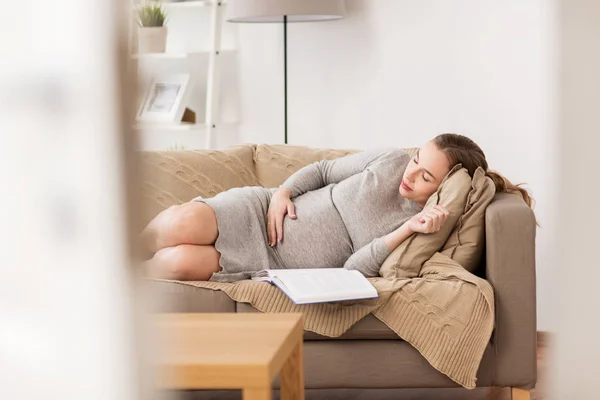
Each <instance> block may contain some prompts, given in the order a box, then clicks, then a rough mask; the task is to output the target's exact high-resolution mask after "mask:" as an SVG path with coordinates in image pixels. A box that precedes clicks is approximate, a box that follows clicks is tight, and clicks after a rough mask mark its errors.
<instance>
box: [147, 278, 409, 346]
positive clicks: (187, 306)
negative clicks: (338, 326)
mask: <svg viewBox="0 0 600 400" xmlns="http://www.w3.org/2000/svg"><path fill="white" fill-rule="evenodd" d="M147 282H148V288H147V289H148V294H149V296H148V298H150V299H151V300H152V302H153V304H152V311H153V312H165V313H211V312H215V313H230V312H231V313H232V312H260V311H258V310H257V309H256V308H254V307H252V306H251V305H250V304H248V303H237V302H235V301H233V300H231V298H230V297H229V296H227V295H226V294H225V293H223V292H221V291H218V290H210V289H203V288H198V287H194V286H189V285H182V284H180V283H175V282H163V281H155V280H148V281H147ZM326 339H327V340H333V339H387V340H401V339H400V338H399V337H398V335H397V334H396V333H394V331H392V330H391V329H390V328H388V327H387V325H385V324H384V323H383V322H381V321H380V320H378V319H377V318H375V317H374V316H373V315H367V316H366V317H365V318H363V319H361V320H360V321H358V322H357V323H356V324H355V325H354V326H353V327H352V328H350V330H349V331H348V332H346V333H344V334H343V335H342V336H340V337H338V338H330V337H327V336H322V335H319V334H316V333H314V332H308V331H305V332H304V340H326Z"/></svg>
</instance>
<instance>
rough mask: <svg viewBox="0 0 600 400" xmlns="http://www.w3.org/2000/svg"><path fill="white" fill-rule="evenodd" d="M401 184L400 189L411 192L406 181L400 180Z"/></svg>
mask: <svg viewBox="0 0 600 400" xmlns="http://www.w3.org/2000/svg"><path fill="white" fill-rule="evenodd" d="M401 186H402V189H404V190H406V191H409V192H412V189H411V188H410V186H408V185H407V184H406V183H404V181H402V184H401Z"/></svg>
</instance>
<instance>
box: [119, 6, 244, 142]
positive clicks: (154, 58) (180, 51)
mask: <svg viewBox="0 0 600 400" xmlns="http://www.w3.org/2000/svg"><path fill="white" fill-rule="evenodd" d="M225 4H226V3H225V2H223V1H218V0H217V1H183V2H163V3H162V6H163V8H164V10H165V11H166V12H167V14H168V23H167V29H168V31H169V32H170V31H171V30H173V31H176V30H177V29H175V28H177V26H173V24H177V23H178V21H179V22H182V21H183V23H184V24H185V23H187V24H188V25H189V24H194V23H196V21H194V20H193V19H192V18H194V17H193V14H195V15H200V14H199V13H201V15H202V17H201V18H199V19H200V20H199V21H198V22H197V24H199V25H202V24H203V23H207V22H208V30H207V31H208V32H207V33H208V35H207V37H201V38H198V37H197V36H196V37H194V38H187V37H185V35H187V32H182V30H181V29H180V30H179V35H177V38H176V39H178V40H174V41H175V42H177V43H176V45H174V46H169V44H170V43H169V37H168V38H167V50H166V52H165V53H143V54H135V53H133V54H131V59H132V60H133V61H134V62H135V63H136V65H135V68H136V69H137V71H138V73H140V74H141V72H140V67H141V66H142V64H155V65H158V64H156V63H159V64H160V68H158V70H161V69H162V71H163V73H164V71H168V70H169V69H170V65H173V66H175V65H181V63H184V64H185V63H187V67H188V68H194V67H195V66H196V65H201V67H200V66H199V67H198V68H199V69H198V70H197V71H205V77H206V78H205V81H204V82H201V84H200V85H198V86H201V87H202V89H203V90H204V92H203V94H204V107H203V108H204V116H203V118H202V117H201V118H200V119H201V120H197V123H195V124H190V123H181V124H151V123H137V124H135V125H134V129H137V130H141V131H142V132H141V133H140V134H141V139H142V142H143V141H144V135H147V136H148V137H150V136H152V135H153V138H154V139H153V140H154V141H155V142H156V140H155V139H156V137H157V136H156V134H157V132H161V134H163V135H164V138H165V139H164V141H165V143H169V139H170V138H173V139H174V138H177V140H178V142H179V143H181V140H182V138H183V137H184V136H182V135H183V134H184V133H186V134H189V135H194V137H193V138H191V137H190V138H188V139H184V141H185V142H186V143H193V146H197V144H198V143H199V140H200V137H201V136H203V143H204V145H203V148H206V149H211V148H213V146H214V145H215V134H216V132H217V128H218V127H219V126H220V125H221V121H220V120H219V115H218V114H219V107H218V102H219V94H220V93H219V92H220V83H219V78H220V75H221V74H220V66H221V65H220V64H221V63H220V58H221V57H222V56H224V55H225V54H227V53H231V54H232V53H234V52H235V49H233V48H229V49H224V50H223V49H221V36H222V35H221V33H222V30H223V25H224V20H223V14H224V7H225ZM171 17H173V18H171ZM205 31H206V30H205ZM131 37H132V38H133V35H131ZM207 39H208V40H207ZM184 41H188V43H187V45H188V46H184V45H183V44H182V42H184ZM190 41H191V42H192V43H194V44H196V46H189V44H190V43H189V42H190ZM198 43H202V45H201V46H200V47H201V48H198V46H197V44H198ZM132 46H133V44H132ZM170 47H171V48H170ZM189 47H192V48H191V49H190V48H189ZM228 47H231V46H228ZM196 63H199V64H196ZM145 66H146V65H145ZM150 69H152V68H150ZM174 70H176V71H177V72H179V73H181V72H187V71H186V70H185V69H182V68H181V67H174ZM191 72H194V71H190V73H191ZM146 73H147V74H148V75H150V76H151V75H153V74H152V73H149V72H148V71H146ZM157 74H158V73H157ZM194 111H195V112H196V114H197V116H198V115H201V113H199V112H198V111H199V110H197V109H194ZM175 132H179V133H178V134H177V135H175ZM179 143H178V144H179ZM165 146H166V145H165ZM172 146H173V145H172V144H171V145H169V146H168V147H172ZM154 147H155V146H154Z"/></svg>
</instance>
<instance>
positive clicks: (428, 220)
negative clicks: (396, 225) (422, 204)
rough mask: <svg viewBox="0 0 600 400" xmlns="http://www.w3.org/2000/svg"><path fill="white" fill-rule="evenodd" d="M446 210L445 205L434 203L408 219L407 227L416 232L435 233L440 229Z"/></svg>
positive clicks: (444, 219) (445, 216)
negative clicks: (427, 209) (429, 207)
mask: <svg viewBox="0 0 600 400" xmlns="http://www.w3.org/2000/svg"><path fill="white" fill-rule="evenodd" d="M448 214H449V212H448V210H447V209H446V208H445V207H442V206H439V205H436V206H434V207H433V208H432V209H431V210H429V211H423V212H420V213H418V214H417V215H415V216H414V217H412V218H411V219H409V220H408V222H407V224H408V228H409V229H410V230H411V231H412V232H416V233H435V232H437V231H439V230H440V229H442V226H443V225H444V222H446V218H447V217H448Z"/></svg>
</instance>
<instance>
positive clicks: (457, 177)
mask: <svg viewBox="0 0 600 400" xmlns="http://www.w3.org/2000/svg"><path fill="white" fill-rule="evenodd" d="M470 189H471V177H470V176H469V173H468V172H467V170H466V168H462V166H461V165H460V164H459V165H457V166H455V167H454V168H453V169H452V170H451V171H450V172H449V173H448V174H447V175H446V177H444V179H443V181H442V183H441V184H440V187H439V188H438V190H437V191H436V192H435V193H434V194H433V195H431V197H429V200H427V203H426V204H425V207H424V209H423V210H424V211H427V210H431V209H432V208H433V206H435V205H436V204H441V205H443V206H444V207H446V208H447V209H448V211H449V213H450V214H449V215H448V218H447V219H446V223H445V224H444V226H443V227H442V229H440V230H439V231H438V232H435V233H430V234H422V233H417V234H414V235H412V236H411V237H409V238H408V239H406V240H405V241H404V242H402V243H401V244H400V246H398V247H397V248H396V249H394V251H393V252H392V253H391V254H390V255H389V256H388V258H387V259H386V260H385V261H384V263H383V265H382V267H381V269H380V271H379V275H380V276H382V277H384V278H387V279H394V278H411V277H415V276H418V275H419V272H420V271H421V266H422V265H423V263H424V262H425V261H427V260H429V259H430V258H431V257H432V256H433V255H434V254H435V253H436V252H437V251H439V250H440V249H441V248H442V246H443V245H444V243H445V242H446V240H447V239H448V236H449V235H450V233H451V232H452V230H453V229H454V226H455V224H456V222H457V221H458V219H459V218H460V216H461V215H462V213H463V211H464V209H465V204H466V202H467V195H468V193H469V191H470Z"/></svg>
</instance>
